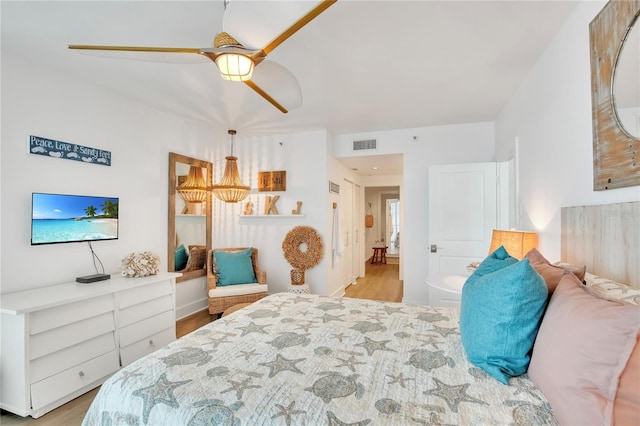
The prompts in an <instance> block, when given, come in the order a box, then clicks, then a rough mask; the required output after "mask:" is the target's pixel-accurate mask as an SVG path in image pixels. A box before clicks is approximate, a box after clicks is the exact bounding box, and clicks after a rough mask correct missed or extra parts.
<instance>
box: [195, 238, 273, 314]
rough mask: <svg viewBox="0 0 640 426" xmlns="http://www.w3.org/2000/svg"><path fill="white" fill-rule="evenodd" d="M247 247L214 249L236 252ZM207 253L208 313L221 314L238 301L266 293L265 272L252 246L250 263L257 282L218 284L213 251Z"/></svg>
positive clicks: (251, 300) (250, 299) (254, 299)
mask: <svg viewBox="0 0 640 426" xmlns="http://www.w3.org/2000/svg"><path fill="white" fill-rule="evenodd" d="M248 248H249V247H231V248H218V249H214V250H215V251H227V252H236V251H242V250H246V249H248ZM214 250H209V252H208V253H207V287H208V289H207V296H208V299H209V314H212V315H215V314H221V313H222V312H224V311H225V310H226V309H227V308H230V307H231V306H233V305H236V304H238V303H252V302H255V301H257V300H260V299H262V298H263V297H265V296H266V295H267V291H268V286H267V273H266V272H265V271H263V270H261V269H260V267H259V266H258V249H257V248H255V247H253V251H252V253H251V263H252V266H253V271H254V272H255V275H256V281H257V283H252V284H236V285H228V286H218V285H217V284H218V277H217V276H216V274H215V272H214V271H215V270H216V268H215V263H214V257H213V252H214Z"/></svg>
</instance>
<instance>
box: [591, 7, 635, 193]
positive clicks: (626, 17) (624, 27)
mask: <svg viewBox="0 0 640 426" xmlns="http://www.w3.org/2000/svg"><path fill="white" fill-rule="evenodd" d="M639 15H640V0H628V1H615V0H610V1H609V2H608V3H607V4H606V5H605V7H604V8H603V9H602V11H600V13H598V15H597V16H596V17H595V18H594V19H593V21H591V23H590V24H589V35H590V38H589V41H590V47H591V108H592V114H593V180H594V182H593V187H594V189H595V190H596V191H601V190H606V189H613V188H623V187H629V186H636V185H640V133H639V132H638V127H640V91H639V86H638V81H639V79H638V69H639V61H640V59H639V55H638V50H637V49H638V47H637V46H638V40H637V38H638V37H639V34H640V29H639V28H636V27H638V26H640V23H639V19H638V16H639ZM637 126H638V127H637Z"/></svg>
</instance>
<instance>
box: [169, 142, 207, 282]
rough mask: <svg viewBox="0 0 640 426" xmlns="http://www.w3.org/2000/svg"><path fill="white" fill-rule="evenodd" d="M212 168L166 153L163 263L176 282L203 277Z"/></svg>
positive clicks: (204, 273) (190, 158)
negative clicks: (177, 273) (165, 261)
mask: <svg viewBox="0 0 640 426" xmlns="http://www.w3.org/2000/svg"><path fill="white" fill-rule="evenodd" d="M211 185H213V164H212V163H211V162H209V161H204V160H198V159H196V158H192V157H187V156H185V155H181V154H176V153H173V152H170V153H169V215H168V224H167V229H168V238H167V263H168V270H169V272H180V273H182V276H181V277H179V278H177V280H176V281H177V282H182V281H186V280H190V279H193V278H196V277H201V276H205V275H206V274H207V262H206V259H207V253H208V251H209V250H211V231H212V228H211V226H212V225H211V224H212V221H211V215H212V213H211V212H212V209H211V206H212V198H211V197H212V195H211V190H210V189H211Z"/></svg>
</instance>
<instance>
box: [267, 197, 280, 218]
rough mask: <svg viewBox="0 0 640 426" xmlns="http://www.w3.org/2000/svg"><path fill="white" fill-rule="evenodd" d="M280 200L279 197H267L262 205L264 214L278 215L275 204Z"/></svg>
mask: <svg viewBox="0 0 640 426" xmlns="http://www.w3.org/2000/svg"><path fill="white" fill-rule="evenodd" d="M279 199H280V196H279V195H275V196H273V197H271V196H269V195H267V197H266V198H265V203H264V214H274V215H277V214H278V207H276V203H277V202H278V200H279Z"/></svg>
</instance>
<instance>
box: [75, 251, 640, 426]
mask: <svg viewBox="0 0 640 426" xmlns="http://www.w3.org/2000/svg"><path fill="white" fill-rule="evenodd" d="M523 262H524V261H523ZM523 262H518V265H520V264H522V263H523ZM483 263H484V262H483ZM527 263H528V264H529V263H530V264H533V263H534V260H533V258H532V259H531V260H530V261H529V260H527ZM545 266H546V267H551V268H555V269H553V270H554V271H556V272H557V271H558V270H561V273H560V274H559V275H558V276H559V277H560V278H558V279H559V280H560V281H559V282H560V283H559V284H558V287H557V288H556V289H555V292H554V293H553V296H552V297H551V298H550V299H549V300H550V301H549V303H548V305H547V304H546V303H545V307H544V309H546V311H545V312H544V316H543V317H541V318H540V323H541V324H538V327H539V333H538V328H536V332H537V333H538V336H537V337H538V338H537V340H536V342H535V345H536V346H535V347H534V348H533V350H531V348H530V349H529V350H528V356H529V355H530V356H531V371H530V373H531V377H530V375H529V374H528V373H526V372H525V373H524V374H513V377H509V378H508V379H507V380H506V384H504V383H501V382H500V380H496V378H495V377H494V376H493V375H492V374H488V373H487V369H485V368H479V367H478V364H477V363H476V362H474V363H472V362H470V361H469V358H470V356H469V354H470V352H469V351H468V348H467V347H465V344H463V339H462V336H461V330H464V329H463V328H461V325H462V324H464V321H465V315H466V314H465V309H467V308H465V302H464V300H465V293H464V291H466V287H467V284H465V289H463V306H462V308H461V309H456V308H432V307H429V306H420V305H407V304H401V303H390V302H378V301H369V300H360V299H349V298H328V297H320V296H315V295H299V294H291V293H277V294H272V295H269V296H267V297H265V298H263V299H261V300H259V301H257V302H255V303H252V304H251V305H249V306H247V307H245V308H243V309H240V310H238V311H236V312H233V313H232V314H230V315H227V316H225V317H223V318H221V319H219V320H217V321H215V322H212V323H210V324H208V325H206V326H204V327H202V328H200V329H198V330H196V331H194V332H192V333H190V334H188V335H187V336H184V337H182V338H181V339H179V340H178V341H176V342H173V343H171V344H169V345H168V346H166V347H164V348H161V349H159V350H158V351H156V352H154V353H152V354H150V355H148V356H146V357H144V358H142V359H140V360H138V361H136V362H134V363H132V364H130V365H129V366H127V367H125V368H123V369H122V370H120V371H119V372H117V373H116V374H114V375H113V376H112V377H111V378H110V379H109V380H107V381H106V382H105V383H104V385H103V386H102V388H101V389H100V391H99V392H98V394H97V396H96V398H95V400H94V401H93V403H92V405H91V407H90V409H89V411H88V412H87V414H86V417H85V419H84V422H83V424H84V425H103V424H104V425H107V424H109V425H116V424H127V425H133V424H136V425H137V424H140V425H159V424H168V425H200V424H203V425H204V424H221V425H222V424H224V425H267V424H268V425H367V424H380V425H420V424H425V425H426V424H429V425H439V424H443V425H444V424H449V425H451V424H454V425H457V424H467V425H469V424H473V425H532V424H535V425H556V424H567V423H569V421H568V420H567V419H568V418H571V417H566V416H573V415H574V412H576V411H578V412H584V413H585V415H587V416H591V417H589V418H590V419H593V418H595V417H593V416H601V419H600V420H598V422H599V423H611V422H612V421H613V419H614V417H615V416H617V414H616V413H617V411H615V412H614V399H615V401H616V404H617V403H618V400H620V401H623V400H624V398H627V399H629V398H630V400H631V402H630V404H631V407H627V408H628V409H629V410H630V411H629V410H628V411H627V415H629V414H628V413H629V412H631V414H630V416H631V417H624V418H625V419H627V420H625V421H635V420H637V419H638V418H640V417H633V416H640V415H639V414H638V411H637V406H635V405H633V404H636V403H637V397H638V395H637V393H638V392H637V382H635V380H637V377H638V376H633V377H631V376H630V375H631V374H632V373H631V372H630V370H631V368H632V367H631V363H632V362H631V360H632V359H635V360H636V361H640V353H639V352H638V350H637V346H638V345H637V338H638V335H639V333H640V307H638V306H637V305H638V303H640V290H638V289H634V288H631V287H629V286H626V285H623V284H620V283H617V282H615V281H611V280H607V279H604V278H601V277H599V276H595V275H593V274H590V273H586V274H585V277H584V278H585V280H586V282H587V285H586V286H584V285H583V283H582V282H580V281H579V280H578V279H577V277H576V275H575V273H574V272H567V271H569V270H571V268H572V265H568V264H559V265H557V264H554V265H550V264H548V263H547V264H545ZM479 269H481V268H479ZM506 269H507V267H504V268H503V269H502V270H506ZM502 270H501V271H502ZM492 273H493V272H492ZM486 277H489V275H486ZM545 280H546V277H545ZM493 281H495V280H493ZM468 283H469V282H468ZM469 286H471V285H470V284H469ZM582 287H584V289H583V288H582ZM545 288H546V287H545ZM576 291H577V292H579V293H580V294H579V295H578V296H579V297H582V298H583V299H581V301H580V304H581V306H584V305H589V304H591V306H595V307H594V308H593V309H594V310H595V311H596V312H604V311H607V310H610V308H615V309H617V310H616V311H615V312H619V311H622V310H624V311H625V315H624V316H625V318H626V323H624V324H622V323H621V322H620V318H619V317H620V316H617V317H616V319H615V320H612V321H610V324H609V322H608V321H609V320H608V319H607V318H600V317H598V315H599V314H598V315H593V312H594V310H590V311H589V310H588V311H587V312H580V309H582V308H578V309H577V310H576V308H575V306H569V308H568V309H569V311H567V306H566V305H567V303H568V302H567V301H570V300H573V299H571V298H570V297H568V298H567V297H565V298H564V299H563V297H564V296H563V295H565V294H569V293H570V292H576ZM583 293H584V294H583ZM571 297H573V296H571ZM585 298H588V300H587V299H585ZM610 299H617V300H610ZM620 300H623V301H620ZM563 303H564V304H563ZM603 303H604V304H607V305H606V306H605V308H606V309H604V308H603V309H600V308H601V306H602V304H603ZM596 305H597V306H596ZM614 305H615V306H614ZM467 306H468V304H467ZM544 309H543V310H544ZM499 310H501V311H502V309H499ZM567 312H571V313H570V316H569V317H568V320H567V317H566V313H567ZM563 315H565V317H563ZM581 315H585V316H584V317H581ZM552 317H553V318H554V321H557V322H554V323H553V324H551V323H550V321H551V319H550V318H552ZM548 318H549V319H548ZM592 320H593V321H597V322H596V323H595V325H593V324H591V323H589V321H592ZM461 321H462V322H461ZM571 321H577V322H579V323H581V324H582V323H584V324H586V327H587V330H585V333H586V334H585V338H584V339H582V341H573V340H572V339H574V338H575V339H577V338H578V337H576V335H579V334H580V333H579V332H578V333H576V332H575V329H576V327H578V326H577V325H576V324H572V323H571ZM482 322H484V321H482ZM487 322H490V321H488V320H487ZM607 324H609V325H610V327H609V328H608V329H607V328H606V327H607ZM621 324H622V325H621ZM563 325H566V326H567V327H570V328H569V329H567V330H565V331H566V332H567V333H568V335H563V330H562V326H563ZM600 327H603V328H602V330H601V331H598V330H596V329H598V328H600ZM503 328H505V329H509V327H503ZM612 330H613V331H612ZM599 332H601V333H603V334H604V335H605V336H609V335H613V334H615V335H616V336H617V334H620V336H619V337H616V339H617V340H615V341H614V342H611V341H606V342H598V341H597V340H598V339H597V338H596V337H594V336H596V335H597V334H598V333H599ZM618 332H619V333H618ZM465 333H467V332H466V331H465ZM534 337H535V336H534ZM558 338H560V339H561V340H567V342H569V344H568V345H567V346H568V347H566V348H564V347H560V346H561V345H562V342H558V341H557V339H558ZM554 339H556V340H554ZM543 344H544V345H546V346H545V349H544V351H543V350H538V349H537V346H538V345H540V347H542V345H543ZM598 344H600V345H602V344H604V345H606V347H599V348H597V351H598V353H600V352H605V351H609V352H612V353H611V354H609V355H611V357H613V360H614V361H613V364H615V365H613V366H612V365H606V366H604V367H603V366H602V365H599V364H598V362H600V361H602V360H600V359H598V360H596V361H597V362H596V364H589V363H590V362H591V363H593V362H594V361H593V360H589V359H586V360H584V359H582V358H581V357H582V356H583V353H585V352H588V351H587V350H585V347H587V346H584V345H588V347H592V346H593V347H596V346H597V345H598ZM615 345H620V346H619V347H618V346H615ZM572 351H573V352H572ZM609 355H607V357H603V358H607V360H606V361H607V362H609ZM598 358H599V357H598ZM550 360H551V361H550ZM556 360H559V361H560V362H559V363H558V364H557V365H556V364H555V361H556ZM549 362H553V363H554V365H553V366H549V364H548V363H549ZM562 362H564V363H565V364H562ZM603 362H604V361H603ZM637 364H638V362H635V364H634V366H633V368H634V369H636V370H634V372H633V374H637V371H638V370H637V368H638V365H637ZM574 366H578V367H579V371H577V372H573V371H572V370H573V369H574ZM554 368H556V369H555V370H554ZM558 368H559V370H560V371H558ZM605 370H606V371H607V374H608V372H609V370H610V371H611V377H609V376H607V377H604V376H606V374H604V373H603V371H605ZM596 371H597V372H598V373H597V374H594V372H596ZM628 371H629V377H631V378H630V379H625V380H627V382H626V383H627V390H626V392H627V393H626V394H625V396H624V398H623V396H622V394H623V392H622V391H620V390H619V389H618V386H622V385H623V384H624V383H623V379H622V377H623V376H627V372H628ZM534 372H535V376H534V374H533V373H534ZM566 374H577V375H580V376H581V377H580V378H579V379H578V381H580V380H583V379H585V377H586V380H591V377H589V376H594V375H595V376H598V377H597V380H600V381H601V382H604V384H603V385H601V384H599V386H600V385H601V386H600V388H602V389H600V388H598V389H597V392H592V390H586V391H584V394H585V395H588V396H587V398H586V400H585V399H582V400H580V401H576V402H575V403H574V402H567V403H566V404H565V402H564V400H563V399H562V398H565V397H566V398H565V399H567V400H568V399H570V398H572V397H571V396H568V397H567V395H570V394H571V393H572V392H573V390H574V389H569V390H567V389H565V388H564V387H563V386H564V382H572V381H574V379H573V378H572V379H566V377H565V375H566ZM600 376H603V377H600ZM534 378H535V380H534ZM554 380H561V382H560V383H558V382H554ZM628 380H631V382H629V381H628ZM587 386H589V385H587ZM596 387H597V386H596ZM629 387H630V389H631V391H630V394H629V391H628V389H629ZM543 389H544V391H543ZM634 389H635V390H634ZM555 390H557V392H556V391H555ZM554 392H555V394H554ZM581 392H582V391H581ZM578 393H580V392H578ZM617 395H620V396H619V397H618V396H617ZM629 395H630V397H629ZM558 398H560V400H561V401H563V402H562V403H561V404H560V405H559V403H558ZM634 398H635V399H634ZM576 399H580V397H579V396H578V397H577V398H576ZM627 402H628V401H627ZM580 404H583V405H582V406H581V405H580ZM564 405H566V408H567V410H568V411H569V413H567V412H563V408H564V407H563V406H564ZM583 407H586V408H584V409H583ZM592 409H593V411H594V412H589V411H590V410H592ZM567 410H564V411H567ZM616 410H617V408H616ZM620 412H622V411H620ZM615 418H616V419H619V418H622V417H615ZM574 419H575V418H574ZM629 419H631V420H629ZM634 419H635V420H634ZM618 423H620V424H623V422H622V421H618Z"/></svg>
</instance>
